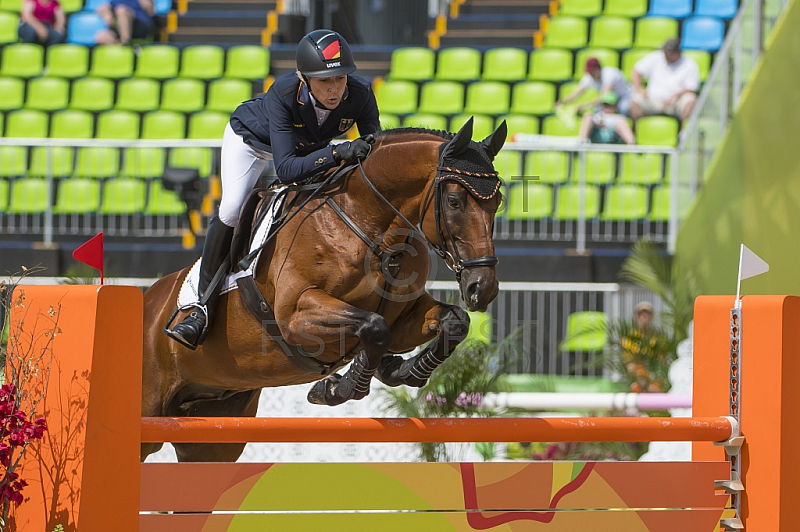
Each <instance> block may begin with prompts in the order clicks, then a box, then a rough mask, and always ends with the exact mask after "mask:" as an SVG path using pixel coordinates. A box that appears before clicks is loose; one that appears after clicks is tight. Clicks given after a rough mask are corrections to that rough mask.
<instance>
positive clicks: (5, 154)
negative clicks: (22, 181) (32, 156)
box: [0, 146, 28, 177]
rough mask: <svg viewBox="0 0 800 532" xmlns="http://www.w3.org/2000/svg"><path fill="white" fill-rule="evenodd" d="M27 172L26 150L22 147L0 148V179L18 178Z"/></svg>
mask: <svg viewBox="0 0 800 532" xmlns="http://www.w3.org/2000/svg"><path fill="white" fill-rule="evenodd" d="M27 171H28V150H27V148H25V147H24V146H0V177H20V176H23V175H25V174H26V173H27Z"/></svg>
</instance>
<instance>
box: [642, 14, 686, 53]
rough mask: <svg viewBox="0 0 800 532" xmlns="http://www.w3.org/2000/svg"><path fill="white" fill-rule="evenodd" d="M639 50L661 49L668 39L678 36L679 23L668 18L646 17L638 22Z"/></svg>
mask: <svg viewBox="0 0 800 532" xmlns="http://www.w3.org/2000/svg"><path fill="white" fill-rule="evenodd" d="M635 33H636V39H635V40H634V41H633V45H634V46H635V47H637V48H661V46H663V45H664V42H665V41H666V40H667V39H672V38H673V37H677V36H678V21H677V20H675V19H674V18H667V17H645V18H640V19H639V20H637V21H636V31H635Z"/></svg>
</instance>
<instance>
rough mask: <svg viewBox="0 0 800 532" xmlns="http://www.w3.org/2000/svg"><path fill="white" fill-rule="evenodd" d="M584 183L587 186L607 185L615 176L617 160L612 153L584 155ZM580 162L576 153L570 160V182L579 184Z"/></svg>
mask: <svg viewBox="0 0 800 532" xmlns="http://www.w3.org/2000/svg"><path fill="white" fill-rule="evenodd" d="M585 161H586V183H587V184H589V185H608V184H610V183H613V182H614V177H616V175H617V159H616V157H615V156H614V154H613V153H607V152H587V153H586V159H585ZM579 172H580V162H579V156H578V154H577V153H576V154H575V156H574V158H573V160H572V182H573V183H578V182H580V177H581V176H580V173H579Z"/></svg>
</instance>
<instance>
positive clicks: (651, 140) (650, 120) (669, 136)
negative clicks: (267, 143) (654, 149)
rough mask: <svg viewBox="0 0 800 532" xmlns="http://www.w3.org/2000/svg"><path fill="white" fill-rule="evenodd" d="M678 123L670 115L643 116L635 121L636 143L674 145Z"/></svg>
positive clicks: (675, 143) (676, 139)
mask: <svg viewBox="0 0 800 532" xmlns="http://www.w3.org/2000/svg"><path fill="white" fill-rule="evenodd" d="M679 129H680V124H679V122H678V120H677V119H675V118H672V117H671V116H645V117H642V118H640V119H639V120H637V121H636V144H639V145H642V146H675V145H677V144H678V130H679Z"/></svg>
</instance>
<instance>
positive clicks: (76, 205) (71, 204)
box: [53, 178, 100, 214]
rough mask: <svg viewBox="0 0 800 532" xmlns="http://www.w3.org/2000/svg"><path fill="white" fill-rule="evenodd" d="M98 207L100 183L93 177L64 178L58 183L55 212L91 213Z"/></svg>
mask: <svg viewBox="0 0 800 532" xmlns="http://www.w3.org/2000/svg"><path fill="white" fill-rule="evenodd" d="M99 208H100V183H99V182H98V181H95V180H93V179H79V178H72V179H64V180H62V181H61V182H60V183H59V185H58V193H57V194H56V204H55V206H54V207H53V212H54V213H56V214H93V213H96V212H97V211H98V209H99Z"/></svg>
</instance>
